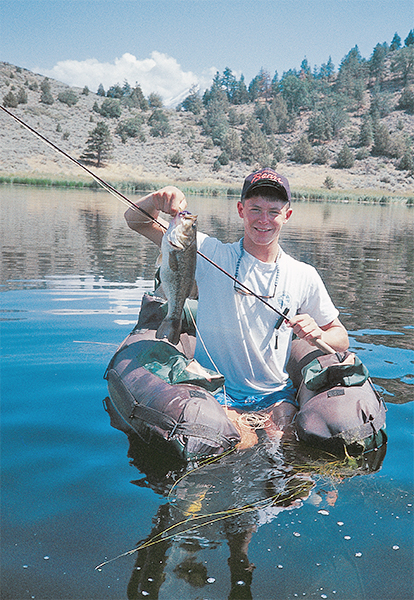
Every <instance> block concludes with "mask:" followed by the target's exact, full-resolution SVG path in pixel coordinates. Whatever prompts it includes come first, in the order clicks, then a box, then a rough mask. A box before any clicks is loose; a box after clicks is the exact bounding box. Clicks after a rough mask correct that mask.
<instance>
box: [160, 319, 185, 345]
mask: <svg viewBox="0 0 414 600" xmlns="http://www.w3.org/2000/svg"><path fill="white" fill-rule="evenodd" d="M180 334H181V319H171V318H170V317H165V319H164V320H163V321H162V322H161V324H160V326H159V327H158V329H157V333H156V334H155V337H156V338H157V340H162V339H163V338H167V339H168V341H169V342H171V344H178V342H179V341H180Z"/></svg>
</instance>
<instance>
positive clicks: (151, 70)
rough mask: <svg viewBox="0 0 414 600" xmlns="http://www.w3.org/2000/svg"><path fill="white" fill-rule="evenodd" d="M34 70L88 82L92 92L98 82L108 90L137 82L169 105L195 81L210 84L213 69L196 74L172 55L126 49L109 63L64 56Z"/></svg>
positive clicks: (202, 85) (71, 82)
mask: <svg viewBox="0 0 414 600" xmlns="http://www.w3.org/2000/svg"><path fill="white" fill-rule="evenodd" d="M34 71H35V72H38V73H39V72H40V73H42V75H46V76H47V77H52V78H53V79H57V80H58V81H62V82H63V83H67V84H68V85H73V86H78V87H84V86H85V85H87V86H88V87H89V89H90V90H92V91H95V92H96V90H97V89H98V86H99V84H100V83H102V85H103V86H104V88H105V90H107V89H108V88H109V87H110V86H111V85H114V84H116V83H119V84H120V85H123V83H124V81H125V80H127V81H128V83H129V84H130V85H132V86H133V85H135V83H136V82H138V83H139V84H140V86H141V88H142V91H143V93H144V95H145V96H148V95H149V94H150V93H151V92H155V93H157V94H159V95H160V96H161V97H162V98H163V100H164V103H165V104H166V105H167V106H168V105H172V104H174V103H177V102H179V101H180V99H181V98H182V97H185V95H186V94H187V92H188V90H189V89H190V88H191V87H192V86H193V85H198V86H199V87H200V89H205V88H206V87H209V85H210V84H211V80H212V77H213V75H214V74H215V72H216V69H214V68H211V69H208V70H206V71H204V72H203V73H202V74H201V75H200V76H197V75H196V74H194V73H192V72H191V71H187V72H186V71H183V70H182V68H181V66H180V65H179V64H178V62H177V60H176V59H175V58H173V57H171V56H168V55H167V54H163V53H162V52H157V51H156V50H154V51H153V52H151V56H150V58H144V59H143V60H138V59H137V58H136V57H135V56H134V55H133V54H129V53H125V54H123V55H122V56H121V58H116V59H115V60H114V62H112V63H111V62H99V61H98V60H97V59H96V58H88V59H86V60H82V61H78V60H64V61H59V62H58V63H57V64H56V65H55V66H54V67H53V68H52V69H48V70H45V69H41V68H39V67H37V68H36V69H34Z"/></svg>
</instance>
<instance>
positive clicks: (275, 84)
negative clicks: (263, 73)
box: [270, 71, 280, 96]
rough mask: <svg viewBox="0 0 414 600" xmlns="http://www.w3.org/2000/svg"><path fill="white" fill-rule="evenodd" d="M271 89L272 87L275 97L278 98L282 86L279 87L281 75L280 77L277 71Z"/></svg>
mask: <svg viewBox="0 0 414 600" xmlns="http://www.w3.org/2000/svg"><path fill="white" fill-rule="evenodd" d="M270 87H271V91H272V95H273V96H276V95H277V94H279V92H280V86H279V75H278V73H277V71H275V74H274V75H273V79H272V83H271V84H270Z"/></svg>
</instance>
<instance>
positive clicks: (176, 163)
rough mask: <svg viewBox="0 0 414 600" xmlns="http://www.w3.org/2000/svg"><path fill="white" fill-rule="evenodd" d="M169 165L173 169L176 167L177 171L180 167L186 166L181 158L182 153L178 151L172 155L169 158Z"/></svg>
mask: <svg viewBox="0 0 414 600" xmlns="http://www.w3.org/2000/svg"><path fill="white" fill-rule="evenodd" d="M167 163H168V164H170V165H171V166H172V167H175V168H176V169H178V168H179V167H181V165H183V164H184V159H183V157H182V156H181V153H180V151H179V150H177V152H174V153H173V154H170V155H169V156H168V157H167Z"/></svg>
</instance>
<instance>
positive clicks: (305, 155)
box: [290, 135, 315, 165]
mask: <svg viewBox="0 0 414 600" xmlns="http://www.w3.org/2000/svg"><path fill="white" fill-rule="evenodd" d="M314 156H315V152H314V150H313V148H312V146H311V144H310V142H309V140H308V136H307V135H303V136H302V137H301V138H300V140H299V141H298V142H297V143H296V144H295V145H294V146H293V148H292V151H291V153H290V158H291V160H293V161H294V162H297V163H300V164H302V165H305V164H308V163H311V162H312V161H313V159H314Z"/></svg>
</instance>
